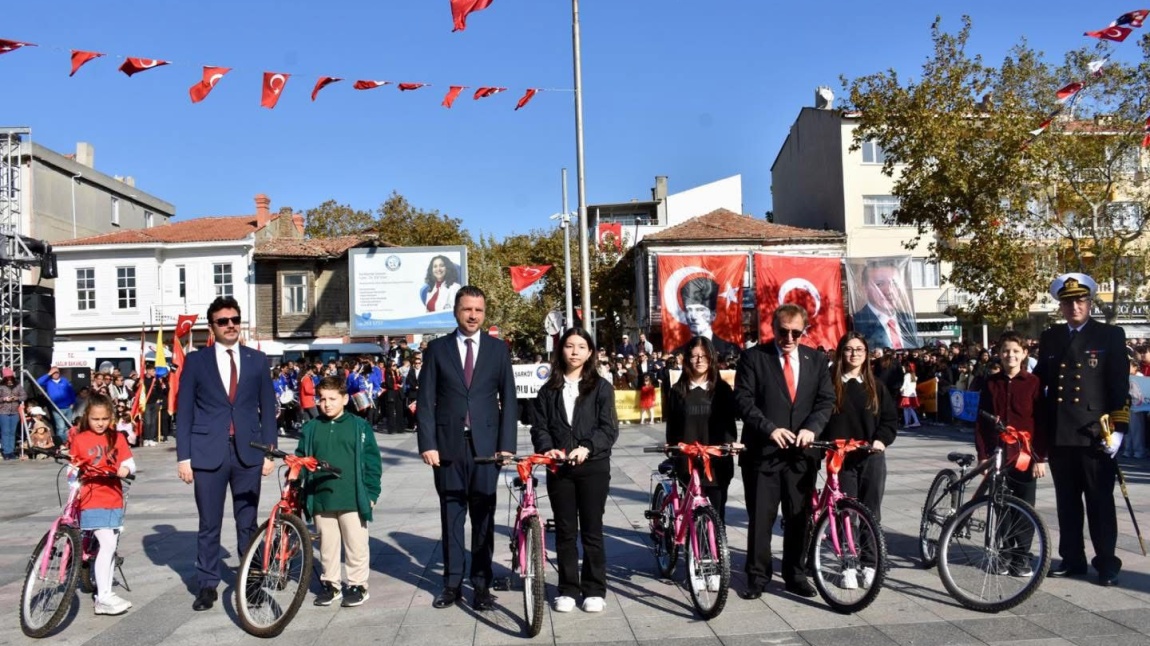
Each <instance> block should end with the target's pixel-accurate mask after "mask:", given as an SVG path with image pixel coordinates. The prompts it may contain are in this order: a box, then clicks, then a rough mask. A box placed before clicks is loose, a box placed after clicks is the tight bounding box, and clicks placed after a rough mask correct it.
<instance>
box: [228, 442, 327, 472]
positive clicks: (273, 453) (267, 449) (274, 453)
mask: <svg viewBox="0 0 1150 646" xmlns="http://www.w3.org/2000/svg"><path fill="white" fill-rule="evenodd" d="M248 444H249V445H250V446H251V447H252V448H253V449H259V450H261V451H263V452H264V455H266V456H268V457H272V458H280V459H286V458H288V457H293V458H294V457H297V456H295V455H292V454H290V453H285V452H284V451H281V450H279V449H277V448H276V447H274V446H268V445H267V444H260V443H259V442H249V443H248ZM316 468H317V469H323V470H324V471H327V472H329V473H331V474H333V475H337V476H338V475H342V474H343V471H342V470H341V469H340V468H339V467H333V466H332V465H330V464H328V463H327V462H324V461H323V460H318V459H317V460H316Z"/></svg>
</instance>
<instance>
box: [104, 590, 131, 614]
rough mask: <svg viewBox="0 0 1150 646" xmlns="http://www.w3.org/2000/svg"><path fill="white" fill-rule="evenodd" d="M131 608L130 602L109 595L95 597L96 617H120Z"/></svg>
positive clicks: (113, 594) (112, 594)
mask: <svg viewBox="0 0 1150 646" xmlns="http://www.w3.org/2000/svg"><path fill="white" fill-rule="evenodd" d="M131 607H132V602H131V601H128V600H127V599H122V598H120V597H118V596H116V594H115V593H111V594H109V595H108V596H106V597H103V598H100V597H96V614H98V615H122V614H124V613H125V612H128V608H131Z"/></svg>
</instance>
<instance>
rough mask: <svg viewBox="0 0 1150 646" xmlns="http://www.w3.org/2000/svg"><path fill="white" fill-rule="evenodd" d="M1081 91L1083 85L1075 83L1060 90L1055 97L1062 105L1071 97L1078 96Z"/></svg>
mask: <svg viewBox="0 0 1150 646" xmlns="http://www.w3.org/2000/svg"><path fill="white" fill-rule="evenodd" d="M1081 91H1082V84H1081V83H1079V82H1077V81H1075V82H1074V83H1071V84H1069V85H1067V86H1066V87H1063V88H1061V89H1060V90H1058V92H1056V93H1055V96H1056V97H1058V102H1059V103H1061V102H1063V101H1065V100H1067V99H1069V98H1070V97H1072V96H1074V95H1075V94H1078V93H1079V92H1081Z"/></svg>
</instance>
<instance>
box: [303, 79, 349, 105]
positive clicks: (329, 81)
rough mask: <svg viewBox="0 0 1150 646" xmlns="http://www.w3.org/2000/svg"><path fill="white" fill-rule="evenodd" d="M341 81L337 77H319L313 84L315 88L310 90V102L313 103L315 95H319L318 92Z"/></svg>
mask: <svg viewBox="0 0 1150 646" xmlns="http://www.w3.org/2000/svg"><path fill="white" fill-rule="evenodd" d="M342 80H343V79H341V78H339V77H337V76H321V77H319V80H318V81H316V82H315V87H313V88H312V89H311V100H312V101H315V97H316V95H317V94H319V91H320V90H322V89H324V88H325V87H327V86H329V85H331V84H332V83H338V82H340V81H342Z"/></svg>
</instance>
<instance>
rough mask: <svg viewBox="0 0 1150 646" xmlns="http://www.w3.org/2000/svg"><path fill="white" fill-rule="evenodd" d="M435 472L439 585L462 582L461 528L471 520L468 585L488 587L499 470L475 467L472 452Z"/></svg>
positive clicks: (477, 587)
mask: <svg viewBox="0 0 1150 646" xmlns="http://www.w3.org/2000/svg"><path fill="white" fill-rule="evenodd" d="M434 471H435V492H436V493H437V494H439V520H440V530H441V532H442V536H443V583H444V585H445V586H446V587H449V588H458V587H459V586H460V584H461V583H462V582H463V563H464V561H465V560H466V549H465V543H464V541H463V538H464V537H463V528H464V525H466V524H467V519H468V518H469V517H470V519H471V585H472V587H474V588H476V589H480V588H483V589H486V588H488V587H489V586H490V585H491V560H492V555H493V554H494V552H495V521H494V519H495V485H496V482H497V481H498V479H499V468H498V467H496V466H495V465H493V464H476V463H475V457H474V455H472V452H468V453H467V454H466V455H464V456H462V457H461V458H460V459H457V460H452V461H450V462H447V463H441V465H440V466H438V467H436V468H435V469H434Z"/></svg>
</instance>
